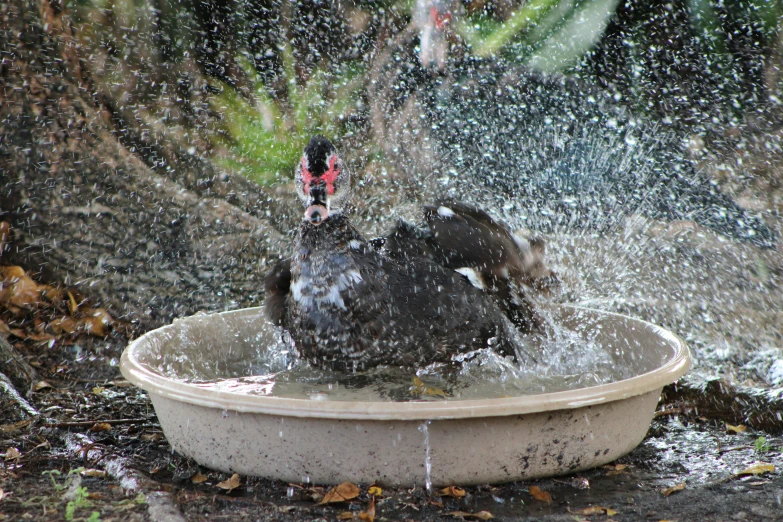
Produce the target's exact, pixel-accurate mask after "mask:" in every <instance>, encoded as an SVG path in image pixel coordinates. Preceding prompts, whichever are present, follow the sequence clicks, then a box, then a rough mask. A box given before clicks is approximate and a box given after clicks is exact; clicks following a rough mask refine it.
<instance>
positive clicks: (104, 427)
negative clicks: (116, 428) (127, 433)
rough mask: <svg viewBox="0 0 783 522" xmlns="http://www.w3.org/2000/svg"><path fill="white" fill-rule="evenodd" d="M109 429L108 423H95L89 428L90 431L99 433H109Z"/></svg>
mask: <svg viewBox="0 0 783 522" xmlns="http://www.w3.org/2000/svg"><path fill="white" fill-rule="evenodd" d="M110 429H111V424H109V423H108V422H96V423H95V424H93V425H92V427H91V428H90V431H95V432H100V431H109V430H110Z"/></svg>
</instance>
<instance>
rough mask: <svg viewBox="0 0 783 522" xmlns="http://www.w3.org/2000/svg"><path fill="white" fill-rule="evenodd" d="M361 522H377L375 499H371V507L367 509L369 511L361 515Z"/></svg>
mask: <svg viewBox="0 0 783 522" xmlns="http://www.w3.org/2000/svg"><path fill="white" fill-rule="evenodd" d="M359 520H362V521H363V522H375V497H370V505H369V506H368V507H367V511H362V512H361V513H359Z"/></svg>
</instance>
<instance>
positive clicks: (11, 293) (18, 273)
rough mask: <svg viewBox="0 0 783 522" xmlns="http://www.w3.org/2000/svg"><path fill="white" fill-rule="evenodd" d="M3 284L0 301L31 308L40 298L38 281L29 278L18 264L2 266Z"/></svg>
mask: <svg viewBox="0 0 783 522" xmlns="http://www.w3.org/2000/svg"><path fill="white" fill-rule="evenodd" d="M2 274H3V285H2V290H1V291H0V302H3V303H5V304H6V305H11V306H17V307H19V308H32V307H33V306H34V305H36V304H38V303H39V302H40V300H41V291H40V289H39V288H38V283H36V282H35V281H33V280H32V279H30V277H29V276H28V275H27V274H25V271H24V270H23V269H22V268H21V267H18V266H6V267H3V272H2Z"/></svg>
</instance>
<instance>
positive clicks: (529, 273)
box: [424, 202, 559, 291]
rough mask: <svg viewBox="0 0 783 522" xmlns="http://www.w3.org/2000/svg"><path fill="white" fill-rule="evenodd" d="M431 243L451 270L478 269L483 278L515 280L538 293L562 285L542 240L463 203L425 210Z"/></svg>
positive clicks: (426, 208) (429, 207)
mask: <svg viewBox="0 0 783 522" xmlns="http://www.w3.org/2000/svg"><path fill="white" fill-rule="evenodd" d="M424 218H425V220H426V221H427V225H428V226H429V229H430V231H431V235H430V239H429V242H430V243H431V244H432V249H433V251H434V252H436V254H437V256H438V260H439V262H441V263H443V264H444V265H445V266H448V267H450V268H454V269H455V270H456V269H460V268H463V267H468V268H472V269H474V270H478V271H479V272H480V273H481V274H482V276H483V277H488V278H501V279H512V280H515V281H516V282H517V283H519V284H521V285H525V286H530V287H533V288H535V289H536V290H539V291H542V290H551V289H552V288H554V287H556V286H557V285H558V283H559V281H558V279H557V275H556V274H555V272H554V271H552V270H551V269H550V268H549V266H548V265H547V263H546V260H545V252H546V243H545V242H544V240H543V239H542V238H537V237H533V238H529V239H528V238H523V237H520V236H518V235H516V234H513V233H512V232H511V231H510V230H509V227H508V226H507V225H506V224H504V223H502V222H500V221H497V220H495V219H493V218H492V217H491V216H490V215H489V214H487V213H486V212H485V211H483V210H481V209H480V208H476V207H473V206H471V205H467V204H464V203H460V202H439V203H438V204H437V206H427V207H425V212H424Z"/></svg>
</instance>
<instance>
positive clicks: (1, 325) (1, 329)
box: [0, 320, 11, 335]
mask: <svg viewBox="0 0 783 522" xmlns="http://www.w3.org/2000/svg"><path fill="white" fill-rule="evenodd" d="M10 333H11V329H10V328H9V327H8V325H7V324H5V322H3V321H2V320H0V334H4V335H8V334H10Z"/></svg>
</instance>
